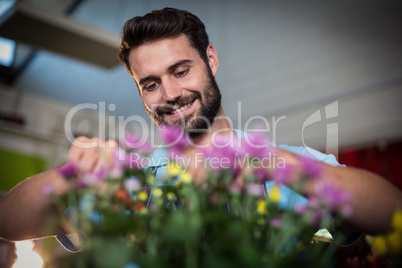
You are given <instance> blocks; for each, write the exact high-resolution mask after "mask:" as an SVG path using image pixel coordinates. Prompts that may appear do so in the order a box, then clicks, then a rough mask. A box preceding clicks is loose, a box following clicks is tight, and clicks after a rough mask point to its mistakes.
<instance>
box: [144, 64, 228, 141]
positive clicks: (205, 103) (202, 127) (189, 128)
mask: <svg viewBox="0 0 402 268" xmlns="http://www.w3.org/2000/svg"><path fill="white" fill-rule="evenodd" d="M201 92H203V93H204V96H203V95H202V94H201V93H200V92H191V94H190V95H189V96H185V97H180V98H178V99H176V100H174V101H170V102H168V103H166V104H164V105H160V106H158V107H156V108H155V109H154V111H151V109H146V112H147V113H148V115H149V116H150V117H151V119H152V120H153V121H154V122H155V123H156V124H157V125H158V126H159V127H161V126H163V125H168V126H180V127H181V128H182V129H183V130H184V131H185V132H186V133H187V134H188V135H189V136H190V138H197V137H199V136H202V135H203V134H204V133H205V132H206V131H208V130H209V129H210V128H211V126H212V124H213V122H214V120H215V117H216V115H217V114H218V112H219V108H220V107H221V99H222V95H221V92H220V90H219V87H218V84H217V83H216V80H215V77H214V76H213V75H212V73H211V70H210V69H209V68H208V77H207V79H206V80H205V81H204V83H203V84H202V90H201ZM197 99H198V100H199V102H200V105H201V107H200V109H199V110H198V111H196V112H195V113H193V114H190V115H187V116H182V117H180V119H178V120H176V121H174V122H167V121H165V120H164V118H163V115H164V114H171V113H172V111H173V106H175V105H179V106H180V107H182V106H184V105H186V104H188V103H193V102H194V101H195V100H197Z"/></svg>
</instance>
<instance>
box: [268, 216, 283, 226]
mask: <svg viewBox="0 0 402 268" xmlns="http://www.w3.org/2000/svg"><path fill="white" fill-rule="evenodd" d="M270 224H271V226H272V227H276V228H280V227H282V224H283V222H282V219H280V218H272V219H271V221H270Z"/></svg>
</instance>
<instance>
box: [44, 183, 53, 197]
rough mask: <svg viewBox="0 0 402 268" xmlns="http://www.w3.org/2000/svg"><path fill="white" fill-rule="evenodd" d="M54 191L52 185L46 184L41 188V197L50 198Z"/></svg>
mask: <svg viewBox="0 0 402 268" xmlns="http://www.w3.org/2000/svg"><path fill="white" fill-rule="evenodd" d="M53 191H54V187H53V184H51V183H46V184H45V185H43V187H42V195H43V196H46V197H47V196H50V195H51V194H52V193H53Z"/></svg>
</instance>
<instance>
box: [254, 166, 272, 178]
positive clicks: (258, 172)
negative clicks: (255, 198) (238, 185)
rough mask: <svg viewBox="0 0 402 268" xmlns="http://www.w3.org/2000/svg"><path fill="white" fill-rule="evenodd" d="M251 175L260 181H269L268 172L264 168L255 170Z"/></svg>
mask: <svg viewBox="0 0 402 268" xmlns="http://www.w3.org/2000/svg"><path fill="white" fill-rule="evenodd" d="M253 173H254V176H255V177H256V178H257V179H259V180H261V181H266V180H268V179H269V176H268V172H267V171H266V170H265V169H264V168H256V169H254V170H253Z"/></svg>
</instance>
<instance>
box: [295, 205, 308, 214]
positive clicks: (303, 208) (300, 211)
mask: <svg viewBox="0 0 402 268" xmlns="http://www.w3.org/2000/svg"><path fill="white" fill-rule="evenodd" d="M293 209H294V211H295V212H296V213H297V214H299V215H301V214H303V213H304V212H306V210H307V205H301V204H299V203H295V205H294V207H293Z"/></svg>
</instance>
